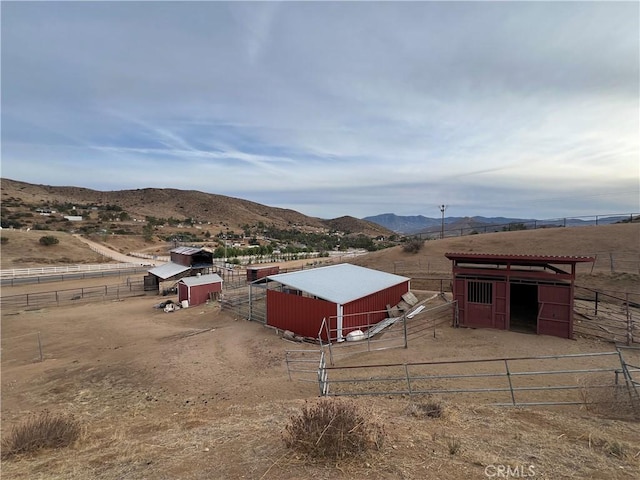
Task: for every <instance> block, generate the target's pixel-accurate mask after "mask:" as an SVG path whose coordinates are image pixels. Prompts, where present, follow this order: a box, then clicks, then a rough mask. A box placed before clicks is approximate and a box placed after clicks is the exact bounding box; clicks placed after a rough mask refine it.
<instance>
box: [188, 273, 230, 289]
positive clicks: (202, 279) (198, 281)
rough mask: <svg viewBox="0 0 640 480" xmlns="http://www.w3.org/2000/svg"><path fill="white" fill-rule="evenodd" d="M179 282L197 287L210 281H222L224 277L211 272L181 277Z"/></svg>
mask: <svg viewBox="0 0 640 480" xmlns="http://www.w3.org/2000/svg"><path fill="white" fill-rule="evenodd" d="M179 283H184V284H185V285H187V286H188V287H195V286H197V285H209V284H210V283H222V278H220V275H218V274H216V273H210V274H208V275H200V276H197V275H196V276H195V277H184V278H182V279H180V282H179Z"/></svg>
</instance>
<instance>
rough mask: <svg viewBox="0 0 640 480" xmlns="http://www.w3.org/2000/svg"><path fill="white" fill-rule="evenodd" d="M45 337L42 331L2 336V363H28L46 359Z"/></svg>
mask: <svg viewBox="0 0 640 480" xmlns="http://www.w3.org/2000/svg"><path fill="white" fill-rule="evenodd" d="M42 344H43V339H42V334H41V333H40V332H32V333H25V334H23V335H17V336H15V337H5V336H2V342H1V352H2V365H3V367H6V366H8V365H26V364H29V363H35V362H42V361H43V360H44V358H45V357H44V351H43V346H42Z"/></svg>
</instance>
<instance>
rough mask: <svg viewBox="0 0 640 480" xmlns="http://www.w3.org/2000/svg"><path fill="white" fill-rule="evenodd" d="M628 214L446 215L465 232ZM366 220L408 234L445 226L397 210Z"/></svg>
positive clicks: (448, 224)
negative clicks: (545, 216)
mask: <svg viewBox="0 0 640 480" xmlns="http://www.w3.org/2000/svg"><path fill="white" fill-rule="evenodd" d="M628 219H629V217H628V216H607V217H598V219H597V221H596V218H595V216H594V217H588V218H587V217H585V219H582V218H566V219H562V218H561V219H552V220H545V219H542V220H540V219H535V218H509V217H482V216H476V217H445V219H444V229H445V231H451V230H454V231H460V230H463V234H467V233H471V232H472V231H473V230H475V231H477V232H478V233H484V232H491V231H500V230H510V229H523V228H527V229H530V228H544V227H553V226H566V227H575V226H587V225H595V224H596V223H597V224H598V225H608V224H610V223H618V222H620V221H623V220H628ZM363 220H366V221H369V222H373V223H377V224H378V225H380V226H382V227H385V228H387V229H389V230H392V231H393V232H396V233H400V234H405V235H417V234H421V233H424V234H429V233H437V232H440V230H441V228H442V218H432V217H425V216H423V215H410V216H401V215H396V214H394V213H383V214H381V215H374V216H370V217H364V218H363Z"/></svg>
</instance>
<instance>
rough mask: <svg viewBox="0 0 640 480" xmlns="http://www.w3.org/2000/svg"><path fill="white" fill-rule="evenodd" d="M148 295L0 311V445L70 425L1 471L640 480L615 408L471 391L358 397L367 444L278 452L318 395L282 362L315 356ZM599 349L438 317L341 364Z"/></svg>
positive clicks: (628, 430) (634, 436)
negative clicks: (36, 421) (429, 408)
mask: <svg viewBox="0 0 640 480" xmlns="http://www.w3.org/2000/svg"><path fill="white" fill-rule="evenodd" d="M113 281H114V282H118V281H121V280H119V279H113ZM64 283H65V284H66V285H65V288H70V287H71V286H72V285H71V284H70V283H67V282H64ZM632 286H633V285H632ZM15 288H18V287H15ZM19 288H20V289H24V288H42V286H40V287H36V286H32V287H19ZM11 291H12V289H11V288H4V289H3V292H2V294H3V295H8V294H10V293H11ZM160 300H163V298H161V297H157V296H146V297H135V298H128V299H125V300H122V301H117V302H97V303H85V304H80V305H69V306H61V307H50V308H49V307H47V308H41V309H33V310H26V309H23V310H13V311H5V310H3V311H2V318H1V320H2V325H1V326H2V417H1V420H2V436H3V439H4V438H6V436H7V435H8V433H9V432H10V431H11V428H12V427H13V426H14V425H16V424H18V423H19V422H20V421H22V420H23V419H24V418H26V417H27V416H28V415H29V414H30V413H31V412H40V411H42V410H44V409H48V410H50V411H53V412H66V413H72V414H74V415H75V417H76V418H77V419H78V420H79V421H80V422H81V424H82V426H83V435H82V437H81V438H80V440H78V441H77V442H76V443H75V444H74V445H73V446H71V447H68V448H64V449H58V450H45V451H42V452H39V453H36V454H32V455H25V456H21V457H16V458H12V459H8V460H3V461H2V464H1V466H2V476H3V478H12V479H34V478H35V479H38V478H39V479H87V478H97V479H114V478H127V479H142V478H150V479H151V478H153V479H175V478H180V479H182V478H184V479H212V478H215V479H218V478H220V479H223V478H251V479H281V478H284V479H299V478H325V479H333V478H344V479H347V478H349V479H350V478H372V479H383V478H385V479H386V478H393V479H423V478H434V479H445V480H454V479H456V480H457V479H460V478H471V479H486V478H492V477H491V475H493V478H498V477H496V473H497V471H498V470H497V469H498V468H499V467H500V466H503V467H505V468H506V466H509V467H510V468H511V469H512V470H511V471H512V473H513V471H516V470H514V469H516V468H518V469H519V470H517V471H518V472H525V473H527V474H529V475H528V477H529V478H540V479H542V478H544V479H558V478H580V479H582V478H595V479H635V478H638V471H639V469H640V425H639V424H638V423H637V421H634V420H633V419H632V418H631V417H629V415H628V412H613V414H612V412H610V411H593V410H591V409H588V408H586V407H584V406H582V407H581V406H575V407H548V408H544V407H537V408H534V407H530V408H508V407H492V406H487V405H485V404H483V401H482V398H479V397H460V398H458V399H447V400H445V401H444V403H443V409H444V411H443V415H442V416H441V417H440V418H429V417H426V416H420V415H416V409H415V408H414V407H415V406H416V405H418V406H419V405H421V404H422V403H423V402H426V401H427V399H426V398H424V397H421V396H415V397H409V396H404V397H400V396H386V395H385V396H376V397H370V396H363V397H356V398H354V399H353V400H352V401H353V402H355V403H356V404H357V405H359V406H361V407H362V408H363V409H364V410H366V411H368V412H369V413H370V417H371V418H372V419H376V420H377V421H378V422H380V423H381V424H383V425H384V429H385V432H386V440H385V442H384V444H383V445H382V448H381V450H380V451H375V452H370V453H367V454H365V455H364V456H362V457H358V458H351V459H346V460H342V461H340V462H328V463H323V462H318V461H309V460H308V459H306V458H305V457H303V456H301V455H298V454H296V453H295V452H292V451H290V450H288V449H287V448H286V447H285V445H284V443H283V441H282V433H283V430H284V429H285V426H286V425H287V423H288V420H289V418H290V416H291V415H293V414H297V413H299V412H300V409H301V407H302V406H304V405H305V403H306V402H312V403H313V402H316V401H317V399H318V385H317V383H314V382H302V381H289V378H288V375H287V369H286V364H285V360H284V359H285V352H286V351H287V350H293V349H301V348H303V349H309V350H310V353H309V356H310V358H316V357H315V356H317V354H316V353H312V351H313V350H315V349H314V346H312V345H307V344H299V343H292V342H288V341H286V340H283V339H282V338H280V336H279V335H277V334H276V332H274V331H273V330H271V329H269V328H266V327H263V326H262V325H260V324H257V323H252V322H248V321H246V320H244V319H241V318H236V317H235V316H234V315H233V314H231V313H228V312H222V311H220V309H219V308H218V306H217V304H215V303H213V304H211V305H206V306H196V307H191V308H188V309H182V310H179V311H177V312H174V313H164V312H163V311H162V310H159V309H155V308H153V306H154V304H156V303H158V302H159V301H160ZM38 332H39V338H40V343H41V346H42V354H43V361H39V357H40V349H39V345H38ZM613 349H614V346H613V345H612V344H609V343H605V342H596V341H592V340H587V339H577V340H564V339H560V338H552V337H544V336H535V335H527V334H520V333H515V332H498V331H494V330H471V329H454V328H451V327H450V326H448V325H446V324H444V325H442V326H440V327H438V328H437V329H436V331H435V336H434V335H424V336H421V337H419V338H415V339H413V340H411V341H410V343H409V348H408V349H403V348H397V349H390V350H385V351H383V352H372V353H361V354H358V355H356V356H352V357H345V358H344V359H343V360H341V362H340V364H341V365H353V364H362V363H371V364H372V363H403V362H416V361H429V360H445V359H446V360H459V359H470V358H489V357H513V356H527V355H532V356H533V355H553V354H564V353H579V352H604V351H613ZM588 363H589V362H585V365H587V364H588ZM524 367H526V368H530V369H532V370H534V369H535V368H536V367H537V365H536V364H532V365H526V364H525V365H524ZM470 368H473V367H470ZM311 377H313V373H312V374H311ZM576 381H577V379H576ZM418 410H419V409H418ZM522 476H523V475H521V477H522ZM511 478H515V475H512V477H511Z"/></svg>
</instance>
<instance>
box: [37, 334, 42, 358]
mask: <svg viewBox="0 0 640 480" xmlns="http://www.w3.org/2000/svg"><path fill="white" fill-rule="evenodd" d="M38 352H40V361H42V360H43V357H42V341H41V340H40V332H38Z"/></svg>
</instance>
